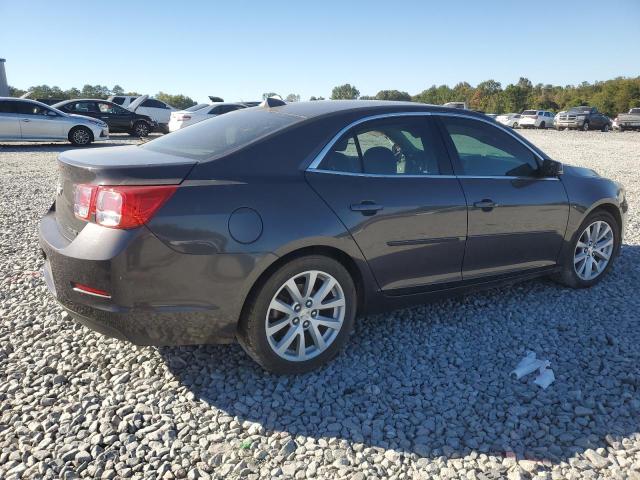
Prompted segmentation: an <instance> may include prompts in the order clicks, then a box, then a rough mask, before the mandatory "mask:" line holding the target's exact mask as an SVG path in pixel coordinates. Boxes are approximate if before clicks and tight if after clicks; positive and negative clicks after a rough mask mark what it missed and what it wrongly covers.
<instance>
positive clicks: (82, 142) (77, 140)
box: [69, 126, 93, 147]
mask: <svg viewBox="0 0 640 480" xmlns="http://www.w3.org/2000/svg"><path fill="white" fill-rule="evenodd" d="M69 141H70V142H71V143H72V144H74V145H75V146H77V147H85V146H87V145H89V144H90V143H91V142H93V132H92V131H91V130H90V129H89V128H87V127H82V126H80V127H73V128H72V129H71V130H70V131H69Z"/></svg>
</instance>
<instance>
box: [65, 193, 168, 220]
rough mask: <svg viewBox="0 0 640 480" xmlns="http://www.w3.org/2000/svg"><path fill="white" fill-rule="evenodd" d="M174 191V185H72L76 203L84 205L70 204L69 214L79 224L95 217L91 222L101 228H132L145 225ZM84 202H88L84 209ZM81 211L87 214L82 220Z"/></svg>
mask: <svg viewBox="0 0 640 480" xmlns="http://www.w3.org/2000/svg"><path fill="white" fill-rule="evenodd" d="M177 188H178V186H177V185H153V186H113V187H111V186H102V185H101V186H95V185H76V192H77V193H76V199H78V200H80V201H83V202H84V203H81V204H80V205H76V204H75V203H74V206H73V211H74V213H75V214H76V216H77V217H78V218H81V219H83V220H91V215H92V214H94V213H95V218H94V221H95V222H96V223H97V224H98V225H102V226H104V227H110V228H135V227H139V226H140V225H142V224H144V223H146V222H148V221H149V220H150V219H151V217H153V215H154V214H155V213H156V211H158V209H159V208H160V207H161V206H162V205H163V204H164V203H165V202H166V201H167V200H169V198H170V197H171V195H173V194H174V193H175V191H176V189H177ZM89 190H90V193H87V192H88V191H89ZM86 198H89V199H90V201H89V205H88V207H85V204H86V200H85V199H86ZM85 209H86V212H88V213H86V214H85V216H82V215H81V214H82V213H85Z"/></svg>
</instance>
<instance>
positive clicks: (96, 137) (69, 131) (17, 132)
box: [0, 97, 109, 145]
mask: <svg viewBox="0 0 640 480" xmlns="http://www.w3.org/2000/svg"><path fill="white" fill-rule="evenodd" d="M100 140H109V127H108V126H107V124H106V123H105V122H103V121H102V120H98V119H96V118H91V117H85V116H83V115H72V114H68V113H65V112H62V111H60V110H58V109H57V108H53V107H50V106H48V105H45V104H44V103H42V102H37V101H35V100H27V99H21V98H10V97H0V143H3V142H51V141H54V142H60V141H69V142H71V143H73V144H74V145H89V144H90V143H91V142H97V141H100Z"/></svg>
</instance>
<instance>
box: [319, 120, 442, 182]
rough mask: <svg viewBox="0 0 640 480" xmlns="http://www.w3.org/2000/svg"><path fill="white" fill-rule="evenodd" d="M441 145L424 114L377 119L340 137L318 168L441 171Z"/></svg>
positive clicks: (370, 171)
mask: <svg viewBox="0 0 640 480" xmlns="http://www.w3.org/2000/svg"><path fill="white" fill-rule="evenodd" d="M438 148H439V143H438V140H437V139H436V138H434V137H433V133H432V132H431V130H430V129H428V127H427V123H426V119H425V118H424V117H420V116H414V117H406V118H389V119H383V120H375V121H372V122H367V123H366V124H364V125H359V126H357V127H355V128H354V129H352V130H351V131H350V132H348V133H347V134H345V135H344V136H343V137H342V138H341V139H339V140H338V141H337V142H336V143H335V144H334V145H333V146H332V148H331V150H330V151H329V152H328V153H327V155H326V156H325V158H324V159H323V160H322V162H321V163H320V165H319V166H318V168H319V169H321V170H329V171H336V172H345V173H364V174H368V175H438V174H439V173H440V170H439V167H438V152H439V150H438Z"/></svg>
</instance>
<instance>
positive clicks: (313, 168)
mask: <svg viewBox="0 0 640 480" xmlns="http://www.w3.org/2000/svg"><path fill="white" fill-rule="evenodd" d="M428 116H436V117H437V116H445V117H461V118H468V119H471V120H477V121H479V122H484V123H486V124H488V125H491V126H493V127H494V128H497V129H498V130H500V131H501V132H504V133H506V134H508V135H509V136H510V137H511V138H513V139H514V140H517V141H518V142H519V143H521V144H522V145H524V146H525V147H526V148H527V149H528V150H529V151H530V152H531V153H533V156H534V158H535V159H536V160H537V162H538V163H540V164H541V163H542V162H543V159H542V157H540V155H539V154H538V152H536V151H535V150H534V149H533V148H531V147H530V146H529V145H527V144H526V143H525V142H523V141H522V139H520V138H518V137H517V136H516V135H515V134H514V133H513V132H512V131H511V129H508V128H507V127H505V126H504V125H501V124H499V123H496V122H495V121H494V120H492V119H490V118H486V119H485V118H481V117H476V116H474V115H468V114H465V113H458V112H431V111H429V112H393V113H381V114H378V115H371V116H368V117H364V118H360V119H358V120H355V121H353V122H351V123H350V124H349V125H347V126H346V127H344V128H343V129H341V130H340V131H339V132H338V133H336V134H335V135H334V136H333V138H332V139H331V140H329V142H328V143H327V144H326V145H325V146H324V148H323V149H322V150H320V153H318V155H316V157H315V158H314V159H313V161H312V162H311V163H310V164H309V166H308V167H307V169H306V170H307V171H317V172H323V173H333V174H343V175H353V176H376V177H404V178H408V177H417V178H429V177H440V178H446V177H448V176H450V177H455V178H493V179H500V178H505V179H509V180H513V179H518V178H520V179H523V178H526V179H534V178H535V179H537V180H559V178H554V177H543V178H537V177H512V176H477V175H378V174H368V173H352V172H337V171H333V170H323V169H319V168H318V165H320V163H321V162H322V160H323V159H324V157H325V156H326V155H327V153H329V150H331V148H332V147H333V146H334V145H335V144H336V142H337V141H338V140H340V138H341V137H342V136H343V135H344V134H345V133H347V132H348V131H349V130H350V129H352V128H353V127H356V126H358V125H360V124H362V123H365V122H369V121H372V120H379V119H382V118H396V117H428Z"/></svg>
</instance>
